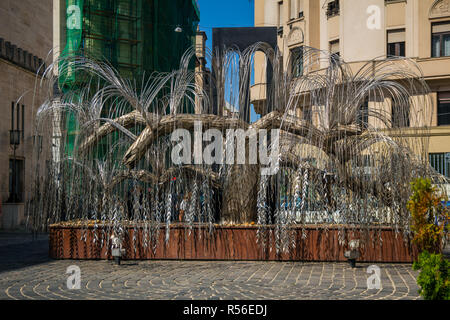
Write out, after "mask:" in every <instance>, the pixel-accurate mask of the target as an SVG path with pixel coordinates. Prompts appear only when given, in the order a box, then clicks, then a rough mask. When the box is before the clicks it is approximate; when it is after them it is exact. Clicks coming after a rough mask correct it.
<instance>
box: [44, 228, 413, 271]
mask: <svg viewBox="0 0 450 320" xmlns="http://www.w3.org/2000/svg"><path fill="white" fill-rule="evenodd" d="M269 228H270V227H269ZM305 229H306V232H307V237H306V238H302V228H300V227H299V228H294V229H293V232H294V236H295V237H296V241H295V243H296V246H295V248H294V249H292V250H291V252H290V253H277V252H276V250H275V245H274V244H273V241H272V242H268V243H272V245H271V246H269V245H267V246H266V247H265V248H263V247H262V246H260V245H258V243H257V230H258V228H257V227H256V226H245V227H240V226H216V227H215V230H214V232H213V233H212V234H211V235H210V234H209V232H208V227H207V226H200V227H199V226H196V227H194V228H193V229H192V230H191V233H190V235H189V229H187V228H186V227H185V226H183V225H175V226H171V228H170V239H169V241H168V243H165V228H164V227H161V230H160V232H159V239H158V245H157V247H156V251H155V252H153V251H152V250H151V249H150V248H149V247H147V248H146V249H144V245H143V243H142V237H141V235H142V229H141V228H138V229H137V230H138V233H139V234H138V235H137V236H136V251H135V250H134V248H135V246H134V245H133V233H134V232H135V231H134V228H133V227H130V228H128V232H127V233H126V236H125V239H124V242H123V247H124V248H125V250H126V253H125V256H124V257H123V259H132V260H147V259H157V260H159V259H160V260H165V259H173V260H262V261H342V262H343V261H347V259H346V258H345V257H344V252H345V250H347V248H346V246H341V245H339V241H338V228H337V227H328V228H325V227H315V226H314V227H305ZM272 230H273V227H272ZM84 231H86V241H84V240H81V238H82V233H83V232H84ZM95 232H98V237H99V238H100V237H101V233H102V232H101V227H100V228H99V229H97V230H96V231H95ZM380 236H381V239H382V242H381V241H379V238H380ZM269 237H270V238H271V239H272V240H273V233H270V236H269ZM345 237H346V239H347V240H350V239H358V238H364V239H368V240H367V241H366V242H365V245H364V246H363V247H362V248H360V253H361V255H360V257H359V259H358V261H360V262H413V261H414V258H415V257H416V256H417V248H416V247H415V246H414V245H412V244H411V242H410V241H409V239H406V241H405V239H404V238H403V235H402V234H401V233H396V232H395V231H394V230H393V229H391V228H374V229H370V230H369V231H368V233H364V234H362V233H361V232H360V231H358V230H354V229H350V228H346V229H345ZM93 239H94V228H93V227H88V228H87V229H82V228H81V227H76V226H75V227H69V226H64V225H52V226H51V227H50V248H49V249H50V250H49V255H50V257H51V258H54V259H111V258H112V257H111V253H110V251H108V250H107V248H106V246H104V247H103V248H102V247H101V245H100V243H99V242H97V243H94V241H93ZM267 240H269V239H266V241H267ZM347 243H348V241H347Z"/></svg>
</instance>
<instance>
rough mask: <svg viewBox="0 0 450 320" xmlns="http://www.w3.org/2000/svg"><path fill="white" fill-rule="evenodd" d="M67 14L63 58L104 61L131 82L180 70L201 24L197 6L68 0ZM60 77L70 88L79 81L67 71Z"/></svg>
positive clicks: (177, 0) (183, 1) (186, 1)
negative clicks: (184, 54)
mask: <svg viewBox="0 0 450 320" xmlns="http://www.w3.org/2000/svg"><path fill="white" fill-rule="evenodd" d="M66 9H67V10H66V19H65V21H67V28H66V30H67V32H66V45H65V50H64V51H63V55H64V56H71V55H80V54H81V55H84V56H87V57H90V58H94V59H96V60H106V61H108V62H109V63H110V64H111V65H112V66H113V67H115V68H116V69H117V70H118V71H119V73H120V74H121V76H122V77H126V78H135V79H138V78H140V77H141V76H142V75H143V74H144V72H145V73H146V74H150V73H151V72H152V71H160V72H170V71H172V70H175V69H178V67H179V62H180V59H181V56H182V55H183V53H184V52H185V51H186V50H187V49H188V48H189V47H191V46H193V45H195V35H196V31H197V25H198V22H199V20H200V17H199V10H198V5H197V1H195V0H171V1H167V0H66ZM177 27H180V28H181V30H182V32H175V29H176V28H177ZM192 67H194V65H192ZM63 76H65V77H63V81H64V82H65V84H66V85H69V86H72V85H73V84H75V82H76V81H77V80H78V79H76V75H74V74H71V73H70V69H69V70H68V74H66V75H63Z"/></svg>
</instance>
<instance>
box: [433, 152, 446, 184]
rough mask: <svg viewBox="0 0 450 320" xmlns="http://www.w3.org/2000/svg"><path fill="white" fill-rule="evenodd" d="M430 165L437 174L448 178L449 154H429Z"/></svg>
mask: <svg viewBox="0 0 450 320" xmlns="http://www.w3.org/2000/svg"><path fill="white" fill-rule="evenodd" d="M430 165H431V166H432V167H433V168H434V170H436V171H437V172H438V173H440V174H442V175H443V176H446V177H447V178H450V153H430Z"/></svg>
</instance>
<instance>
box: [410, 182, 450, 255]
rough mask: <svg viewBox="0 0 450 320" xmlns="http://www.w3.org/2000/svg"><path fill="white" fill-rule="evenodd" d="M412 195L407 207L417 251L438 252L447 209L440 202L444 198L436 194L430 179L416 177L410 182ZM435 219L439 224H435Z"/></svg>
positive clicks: (447, 215) (446, 221)
mask: <svg viewBox="0 0 450 320" xmlns="http://www.w3.org/2000/svg"><path fill="white" fill-rule="evenodd" d="M411 186H412V191H413V193H412V195H411V198H410V200H409V202H408V205H407V208H408V210H409V211H410V212H411V231H412V232H413V234H414V238H413V242H414V243H415V244H416V245H417V247H418V249H419V252H422V251H429V252H436V253H438V252H440V249H441V240H442V238H443V236H444V230H445V225H446V224H447V223H448V221H449V211H448V209H447V208H445V207H444V206H443V205H442V204H441V202H442V201H446V198H445V197H443V196H442V195H440V194H438V192H437V190H436V188H435V187H433V186H432V184H431V181H430V179H423V178H418V179H416V180H415V181H414V182H412V183H411ZM436 220H437V221H439V222H440V223H439V224H436Z"/></svg>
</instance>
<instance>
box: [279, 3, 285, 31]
mask: <svg viewBox="0 0 450 320" xmlns="http://www.w3.org/2000/svg"><path fill="white" fill-rule="evenodd" d="M283 22H284V20H283V1H279V2H278V27H281V26H282V25H283Z"/></svg>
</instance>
